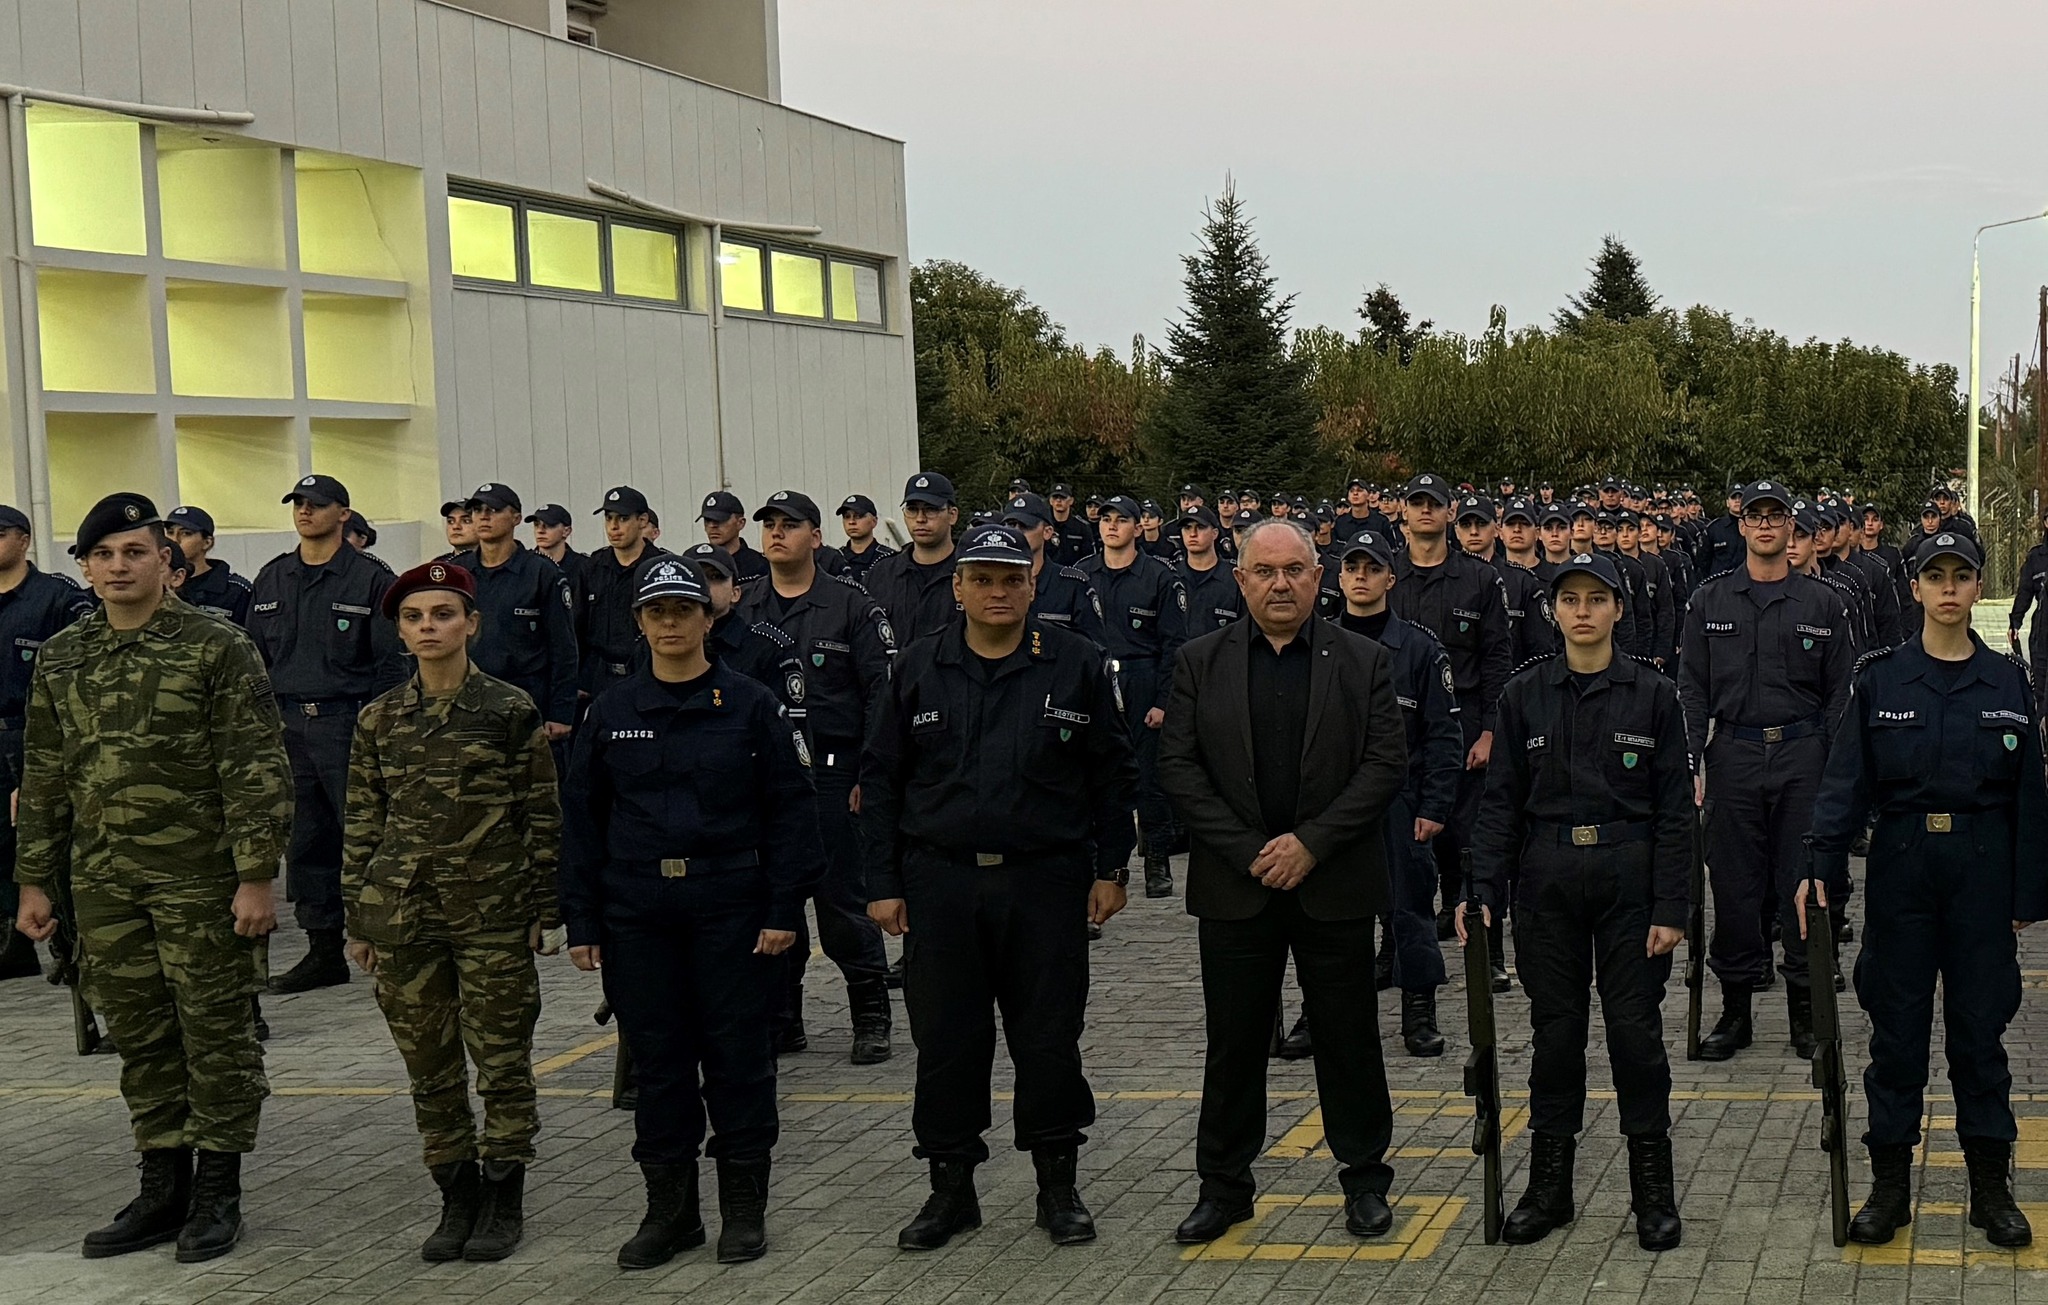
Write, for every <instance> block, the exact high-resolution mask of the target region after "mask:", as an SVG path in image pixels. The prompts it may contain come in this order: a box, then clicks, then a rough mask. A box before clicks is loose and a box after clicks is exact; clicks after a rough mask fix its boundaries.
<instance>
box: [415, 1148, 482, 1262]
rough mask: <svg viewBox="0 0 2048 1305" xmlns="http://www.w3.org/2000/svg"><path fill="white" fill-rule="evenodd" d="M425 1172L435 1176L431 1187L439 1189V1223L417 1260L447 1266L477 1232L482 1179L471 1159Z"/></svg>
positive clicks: (458, 1255) (422, 1244) (459, 1255)
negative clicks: (470, 1235) (472, 1233)
mask: <svg viewBox="0 0 2048 1305" xmlns="http://www.w3.org/2000/svg"><path fill="white" fill-rule="evenodd" d="M427 1172H428V1173H430V1174H432V1175H433V1176H434V1186H436V1187H438V1188H440V1189H441V1222H440V1223H439V1224H438V1225H437V1226H436V1227H435V1228H434V1231H433V1232H432V1233H431V1234H429V1235H428V1237H427V1240H426V1241H424V1242H422V1243H420V1258H421V1259H423V1260H425V1261H426V1262H427V1263H429V1264H446V1263H447V1262H448V1261H450V1260H459V1259H461V1258H462V1248H463V1247H464V1246H465V1245H467V1244H468V1242H469V1234H470V1233H471V1232H473V1231H475V1229H476V1212H477V1207H478V1206H479V1205H480V1204H481V1203H482V1200H483V1180H482V1179H481V1178H479V1177H478V1176H477V1168H476V1161H474V1160H458V1161H456V1162H455V1163H454V1164H445V1165H430V1166H428V1168H427Z"/></svg>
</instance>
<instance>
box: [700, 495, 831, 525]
mask: <svg viewBox="0 0 2048 1305" xmlns="http://www.w3.org/2000/svg"><path fill="white" fill-rule="evenodd" d="M733 501H734V502H735V503H737V502H738V501H739V500H738V499H734V500H733ZM704 511H705V512H706V513H709V512H710V511H711V504H710V500H708V499H707V500H705V505H704ZM770 517H788V518H789V519H790V520H791V521H802V522H806V523H808V524H810V525H814V526H817V525H823V524H824V518H823V517H822V516H821V515H819V513H818V505H817V504H816V503H814V502H812V501H811V496H810V495H809V494H806V493H804V492H803V491H802V490H797V489H778V490H776V491H775V492H774V493H773V494H770V495H769V496H768V501H767V502H766V503H763V504H762V505H761V506H760V507H757V508H755V509H754V520H756V521H766V520H768V519H769V518H770ZM715 519H716V518H713V517H709V516H707V517H706V518H705V520H707V521H709V520H715Z"/></svg>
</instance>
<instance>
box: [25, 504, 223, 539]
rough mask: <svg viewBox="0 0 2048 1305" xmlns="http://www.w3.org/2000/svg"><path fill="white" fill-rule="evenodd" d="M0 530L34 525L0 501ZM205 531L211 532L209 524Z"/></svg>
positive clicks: (29, 529)
mask: <svg viewBox="0 0 2048 1305" xmlns="http://www.w3.org/2000/svg"><path fill="white" fill-rule="evenodd" d="M0 530H19V531H20V532H21V533H22V534H24V535H32V534H34V533H35V529H34V527H32V526H30V525H29V523H28V513H26V512H23V511H22V510H21V509H20V508H18V507H9V506H8V505H7V504H5V503H0ZM206 533H207V534H209V535H210V534H212V533H213V531H212V529H211V528H210V526H209V529H208V530H207V532H206Z"/></svg>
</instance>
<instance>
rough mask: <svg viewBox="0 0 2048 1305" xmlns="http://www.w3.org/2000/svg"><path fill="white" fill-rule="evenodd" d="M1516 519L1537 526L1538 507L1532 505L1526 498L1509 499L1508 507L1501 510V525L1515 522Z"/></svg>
mask: <svg viewBox="0 0 2048 1305" xmlns="http://www.w3.org/2000/svg"><path fill="white" fill-rule="evenodd" d="M1516 517H1520V518H1521V519H1522V520H1524V521H1526V522H1528V523H1529V524H1530V525H1532V526H1533V525H1535V524H1536V505H1535V504H1533V503H1531V502H1530V501H1529V500H1528V499H1526V498H1511V499H1509V500H1508V502H1507V506H1506V507H1504V508H1502V509H1501V510H1500V519H1501V523H1502V524H1503V525H1505V524H1506V523H1508V522H1510V521H1513V520H1514V519H1515V518H1516Z"/></svg>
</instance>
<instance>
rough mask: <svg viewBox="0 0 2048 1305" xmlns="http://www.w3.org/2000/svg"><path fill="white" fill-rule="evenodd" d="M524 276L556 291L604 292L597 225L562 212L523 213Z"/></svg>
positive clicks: (537, 211) (535, 210) (535, 211)
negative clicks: (524, 227) (598, 251)
mask: <svg viewBox="0 0 2048 1305" xmlns="http://www.w3.org/2000/svg"><path fill="white" fill-rule="evenodd" d="M526 276H527V280H529V281H531V282H532V283H533V284H534V285H544V286H550V287H552V288H554V289H557V290H587V291H589V292H590V293H591V294H597V293H599V292H601V291H602V290H603V289H604V272H603V269H602V268H601V267H600V266H599V259H598V255H597V223H595V222H593V221H591V220H590V219H589V218H580V217H570V216H569V215H568V214H566V213H543V212H541V211H539V210H538V209H533V210H529V211H528V212H527V214H526Z"/></svg>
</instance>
